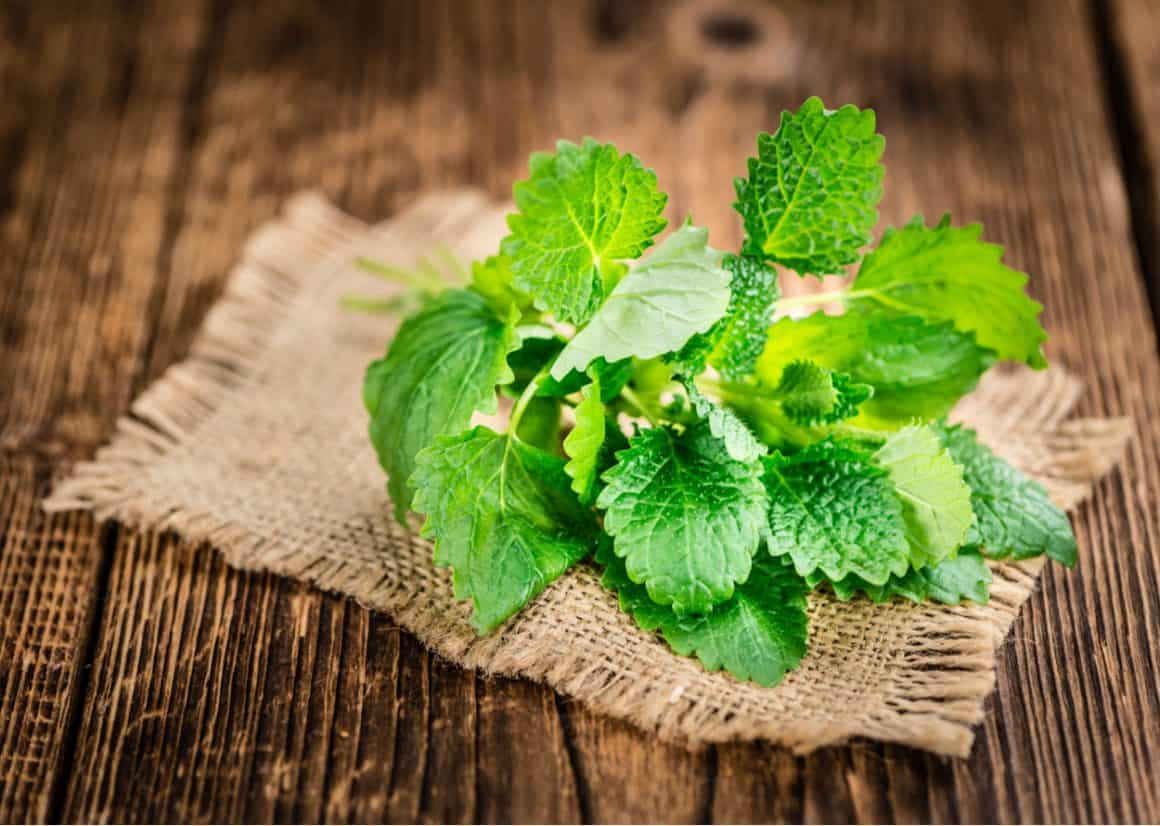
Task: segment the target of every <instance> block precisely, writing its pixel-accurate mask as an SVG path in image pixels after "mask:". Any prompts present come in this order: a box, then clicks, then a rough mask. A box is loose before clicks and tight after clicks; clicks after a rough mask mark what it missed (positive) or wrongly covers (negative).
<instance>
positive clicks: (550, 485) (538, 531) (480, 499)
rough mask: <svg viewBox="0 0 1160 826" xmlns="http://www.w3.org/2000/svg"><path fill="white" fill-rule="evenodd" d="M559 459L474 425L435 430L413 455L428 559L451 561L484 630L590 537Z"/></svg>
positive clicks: (590, 527) (567, 563)
mask: <svg viewBox="0 0 1160 826" xmlns="http://www.w3.org/2000/svg"><path fill="white" fill-rule="evenodd" d="M568 482H569V479H568V476H567V475H566V474H565V472H564V462H563V460H562V459H559V458H557V457H555V456H551V455H549V454H547V453H545V452H544V451H542V450H538V449H537V448H534V447H532V446H530V445H526V444H523V443H522V442H520V441H519V440H518V439H514V438H512V437H511V436H501V435H499V434H498V433H495V432H493V431H491V430H488V429H487V428H485V427H476V428H474V429H472V430H468V431H466V432H464V433H459V434H457V435H454V436H441V437H440V438H439V439H437V440H436V442H435V444H434V445H433V446H432V447H429V448H427V449H426V450H423V451H422V452H421V453H420V454H419V456H418V457H417V458H416V461H415V473H414V475H413V476H412V477H411V484H412V485H413V486H414V488H415V491H416V492H415V510H416V511H418V512H420V513H425V514H426V515H427V521H426V522H425V524H424V525H423V535H424V536H427V537H433V538H434V539H435V564H436V565H441V566H447V565H450V566H451V567H452V568H453V569H454V577H453V581H454V586H455V596H456V598H458V599H461V600H466V599H470V600H471V601H472V602H473V604H474V610H473V611H472V615H471V624H472V626H473V627H474V628H475V629H476V631H478V632H480V633H483V634H486V633H489V632H491V631H493V630H495V628H497V627H498V626H499V625H500V624H501V623H502V622H503V621H504V620H506V619H507V618H508V617H510V616H511V615H512V614H514V613H515V612H516V611H518V610H519V609H520V608H522V607H523V606H524V605H525V604H527V603H528V602H529V601H530V600H532V599H533V598H534V597H535V596H536V595H537V594H539V593H540V592H541V591H543V590H544V588H545V587H546V586H547V585H548V584H549V583H551V582H552V581H553V580H555V579H556V578H557V577H559V576H560V575H561V574H562V573H564V571H566V570H567V569H568V568H569V567H571V566H572V565H573V564H575V563H576V562H578V561H579V560H581V559H583V558H584V557H585V556H587V555H588V553H589V552H590V551H591V550H592V549H593V546H594V544H595V536H596V533H595V532H596V526H595V524H594V523H593V519H592V514H591V512H590V511H589V510H588V509H587V508H585V507H583V506H582V505H581V504H580V502H579V501H578V500H577V499H576V496H575V495H574V494H573V493H572V491H571V490H569V488H568Z"/></svg>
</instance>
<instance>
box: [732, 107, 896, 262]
mask: <svg viewBox="0 0 1160 826" xmlns="http://www.w3.org/2000/svg"><path fill="white" fill-rule="evenodd" d="M884 147H885V141H884V140H883V138H882V136H881V135H878V134H875V132H874V113H873V112H872V111H870V110H859V109H858V108H857V107H854V106H843V107H842V108H841V109H838V110H837V111H829V110H827V109H826V108H825V106H824V105H823V104H822V101H821V100H820V99H818V98H810V99H809V100H807V101H806V102H805V103H803V104H802V107H801V109H799V110H798V111H797V112H796V113H790V112H783V113H782V115H781V124H780V125H779V126H778V129H777V132H775V133H774V134H773V135H766V134H762V135H759V136H758V138H757V157H756V158H750V159H749V177H748V178H738V179H737V181H736V182H735V187H736V190H737V203H736V204H735V205H734V206H735V207H736V209H737V211H738V212H740V213H741V217H742V218H743V219H744V221H745V233H746V235H747V240H746V247H745V250H746V252H749V253H751V254H754V255H760V256H762V257H764V258H766V259H768V260H771V261H774V262H776V263H778V264H781V265H783V266H786V267H789V268H790V269H793V270H796V271H797V272H798V273H801V274H802V275H805V274H807V273H813V274H819V275H821V274H826V273H840V272H842V267H844V266H845V265H846V264H850V263H853V262H854V261H857V260H858V252H859V250H860V249H861V248H862V247H863V246H865V245H866V244H868V243H869V242H870V237H871V236H870V231H871V230H872V229H873V228H874V225H875V224H876V223H877V222H878V209H877V207H878V201H879V200H880V199H881V197H882V176H883V174H884V169H883V166H882V163H881V158H882V150H883V148H884Z"/></svg>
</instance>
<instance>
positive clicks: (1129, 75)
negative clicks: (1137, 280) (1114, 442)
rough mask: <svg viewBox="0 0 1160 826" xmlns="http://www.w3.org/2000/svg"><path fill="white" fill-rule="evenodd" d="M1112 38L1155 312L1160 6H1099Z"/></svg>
mask: <svg viewBox="0 0 1160 826" xmlns="http://www.w3.org/2000/svg"><path fill="white" fill-rule="evenodd" d="M1096 9H1097V15H1096V18H1095V21H1096V25H1097V26H1098V27H1099V28H1100V30H1101V33H1102V35H1103V37H1104V39H1105V42H1106V44H1107V61H1106V63H1107V70H1108V71H1107V74H1108V95H1109V97H1111V98H1112V99H1113V100H1114V101H1115V103H1116V110H1117V114H1118V121H1117V127H1118V131H1119V133H1120V137H1121V141H1120V147H1121V154H1122V156H1123V159H1124V182H1125V184H1126V186H1127V190H1128V194H1129V196H1130V199H1131V205H1132V229H1133V231H1134V233H1135V236H1136V243H1137V250H1138V252H1139V256H1140V265H1141V267H1142V268H1143V271H1144V276H1145V278H1146V280H1147V284H1148V295H1149V298H1150V299H1151V304H1152V317H1153V318H1156V317H1157V316H1158V315H1160V134H1157V131H1156V126H1155V125H1156V123H1158V122H1160V120H1158V119H1160V48H1157V44H1158V43H1160V6H1158V5H1157V4H1156V3H1151V2H1148V0H1111V2H1109V3H1107V4H1106V5H1099V6H1097V7H1096Z"/></svg>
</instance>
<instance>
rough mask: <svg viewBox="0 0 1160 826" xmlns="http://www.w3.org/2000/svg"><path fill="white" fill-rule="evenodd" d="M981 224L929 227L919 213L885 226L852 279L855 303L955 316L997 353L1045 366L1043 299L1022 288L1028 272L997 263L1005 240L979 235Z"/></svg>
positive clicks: (930, 315) (946, 218)
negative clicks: (987, 239)
mask: <svg viewBox="0 0 1160 826" xmlns="http://www.w3.org/2000/svg"><path fill="white" fill-rule="evenodd" d="M982 232H983V227H982V225H980V224H971V225H970V226H965V227H957V228H956V227H952V226H951V225H950V216H949V215H947V216H944V217H943V219H942V221H940V222H939V224H938V226H935V227H927V226H926V225H924V224H923V221H922V218H921V216H920V217H917V218H915V219H914V220H913V221H911V222H910V223H909V224H907V225H906V226H904V227H903V228H902V229H897V230H896V229H891V230H887V231H886V233H885V234H884V235H883V236H882V243H881V244H879V245H878V247H877V248H876V249H875V250H874V251H873V252H871V253H870V254H869V255H867V256H866V260H865V261H863V262H862V266H861V268H860V269H859V271H858V276H857V278H855V279H854V283H853V285H852V286H851V289H850V293H849V303H850V305H851V306H852V307H853V308H855V309H864V308H873V307H885V308H887V309H889V310H891V311H893V312H901V313H904V314H907V315H915V316H919V317H921V318H925V319H928V320H930V321H944V320H949V321H953V322H954V325H955V327H956V328H958V329H959V330H963V331H966V332H971V333H974V334H975V338H976V340H977V341H978V342H979V344H980V345H981V346H983V347H989V348H990V349H992V350H995V351H996V352H997V353H998V354H999V357H1000V358H1003V359H1014V360H1016V361H1023V362H1026V363H1027V364H1029V365H1031V366H1032V367H1036V368H1043V367H1046V366H1047V360H1046V359H1045V358H1044V357H1043V342H1044V341H1046V340H1047V333H1046V332H1044V330H1043V327H1042V326H1040V324H1039V313H1040V312H1041V311H1042V310H1043V305H1042V304H1040V303H1038V302H1037V301H1033V300H1032V299H1031V298H1029V297H1028V295H1027V293H1026V292H1024V288H1025V287H1026V286H1027V274H1026V273H1022V272H1019V271H1018V270H1014V269H1011V268H1010V267H1008V266H1007V265H1006V264H1004V263H1003V261H1002V258H1003V248H1002V247H1000V246H998V245H997V244H988V243H985V242H983V241H982V240H981V239H980V237H979V236H980V235H981V234H982Z"/></svg>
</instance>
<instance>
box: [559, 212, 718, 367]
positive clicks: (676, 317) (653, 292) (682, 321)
mask: <svg viewBox="0 0 1160 826" xmlns="http://www.w3.org/2000/svg"><path fill="white" fill-rule="evenodd" d="M708 239H709V231H708V230H707V229H703V228H700V227H694V226H692V225H690V224H685V225H684V226H683V227H681V228H680V229H678V230H677V231H676V232H674V233H672V234H671V235H669V236H668V237H667V238H665V240H664V241H662V242H661V243H660V245H659V246H658V247H657V248H656V251H655V252H653V254H652V255H650V256H649V257H648V258H646V259H645V260H644V261H642V262H641V263H640V264H638V265H637V266H636V267H634V268H633V269H632V270H631V271H630V272H629V274H628V275H627V276H625V278H624V280H623V281H621V282H620V283H619V284H617V285H616V289H614V290H613V291H612V294H611V295H609V296H608V300H607V301H605V302H604V305H603V306H602V307H601V308H600V310H599V312H597V313H596V315H595V316H594V317H593V319H592V321H591V322H589V324H588V326H587V327H585V328H584V329H582V330H580V332H578V333H577V334H576V336H575V338H573V339H572V340H571V341H570V342H568V345H567V346H566V347H565V348H564V352H562V353H561V354H560V357H559V358H558V359H556V363H555V364H554V365H553V366H552V376H553V378H555V379H557V380H559V379H562V378H563V377H564V376H565V375H567V373H568V371H569V370H584V369H585V368H586V367H587V366H588V365H589V364H590V363H591V362H592V361H593V360H594V359H596V358H599V357H601V356H603V357H604V358H605V359H606V360H608V361H619V360H620V359H623V358H627V357H628V356H636V357H637V358H641V359H649V358H653V357H654V356H659V355H662V354H664V353H667V352H669V351H671V350H676V349H677V348H679V347H680V346H681V345H683V344H684V343H685V342H686V341H688V340H689V337H690V336H692V335H693V334H694V333H701V332H704V331H705V330H707V329H709V328H710V327H711V326H713V322H715V321H716V320H717V319H718V318H720V317H721V314H722V313H724V312H725V308H726V307H727V306H728V304H729V273H727V272H726V271H725V270H723V269H721V267H720V262H721V253H720V252H718V251H717V250H715V249H713V248H712V247H710V246H709V245H708Z"/></svg>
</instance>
